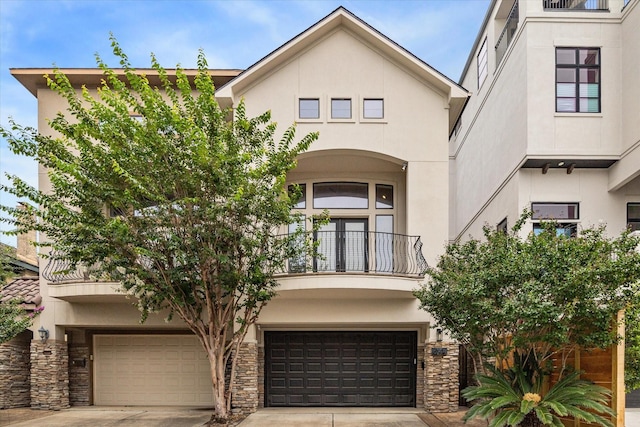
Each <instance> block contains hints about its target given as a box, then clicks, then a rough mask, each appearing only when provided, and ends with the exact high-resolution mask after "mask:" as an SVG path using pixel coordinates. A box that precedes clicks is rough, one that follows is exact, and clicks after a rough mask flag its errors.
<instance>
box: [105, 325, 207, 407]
mask: <svg viewBox="0 0 640 427" xmlns="http://www.w3.org/2000/svg"><path fill="white" fill-rule="evenodd" d="M93 345H94V382H93V384H94V404H95V405H129V406H131V405H133V406H136V405H169V406H172V405H184V406H211V404H212V402H213V394H212V389H211V373H210V372H211V371H210V368H209V361H208V359H207V356H206V353H205V351H204V350H203V349H202V346H201V344H200V343H199V342H198V340H197V338H196V337H195V336H193V335H94V337H93Z"/></svg>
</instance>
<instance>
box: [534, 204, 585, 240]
mask: <svg viewBox="0 0 640 427" xmlns="http://www.w3.org/2000/svg"><path fill="white" fill-rule="evenodd" d="M531 210H532V211H533V216H532V219H533V220H534V221H536V222H534V224H533V232H534V233H535V234H540V233H541V232H542V230H543V227H542V224H541V223H540V221H555V222H556V223H557V224H556V234H557V235H558V236H567V237H575V236H577V234H578V223H577V220H578V219H579V218H580V217H579V204H578V203H532V204H531ZM571 220H573V221H571Z"/></svg>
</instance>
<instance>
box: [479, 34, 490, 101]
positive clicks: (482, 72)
mask: <svg viewBox="0 0 640 427" xmlns="http://www.w3.org/2000/svg"><path fill="white" fill-rule="evenodd" d="M487 46H488V45H487V38H486V37H485V38H484V41H483V42H482V45H481V46H480V50H479V51H478V55H477V57H476V59H477V61H476V62H477V65H478V89H480V88H481V87H482V84H483V83H484V81H485V80H486V79H487V76H488V75H489V48H488V47H487Z"/></svg>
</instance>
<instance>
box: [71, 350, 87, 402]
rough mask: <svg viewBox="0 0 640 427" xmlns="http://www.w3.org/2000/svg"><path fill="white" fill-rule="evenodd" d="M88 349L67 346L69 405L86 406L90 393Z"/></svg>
mask: <svg viewBox="0 0 640 427" xmlns="http://www.w3.org/2000/svg"><path fill="white" fill-rule="evenodd" d="M89 359H90V357H89V347H88V346H87V345H86V344H84V343H83V344H74V343H70V344H69V404H70V405H71V406H88V405H89V393H90V380H89V363H90V362H89Z"/></svg>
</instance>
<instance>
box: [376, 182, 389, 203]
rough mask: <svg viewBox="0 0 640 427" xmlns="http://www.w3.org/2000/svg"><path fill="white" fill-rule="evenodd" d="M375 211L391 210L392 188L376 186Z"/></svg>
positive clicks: (381, 185)
mask: <svg viewBox="0 0 640 427" xmlns="http://www.w3.org/2000/svg"><path fill="white" fill-rule="evenodd" d="M376 209H393V186H392V185H384V184H376Z"/></svg>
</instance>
